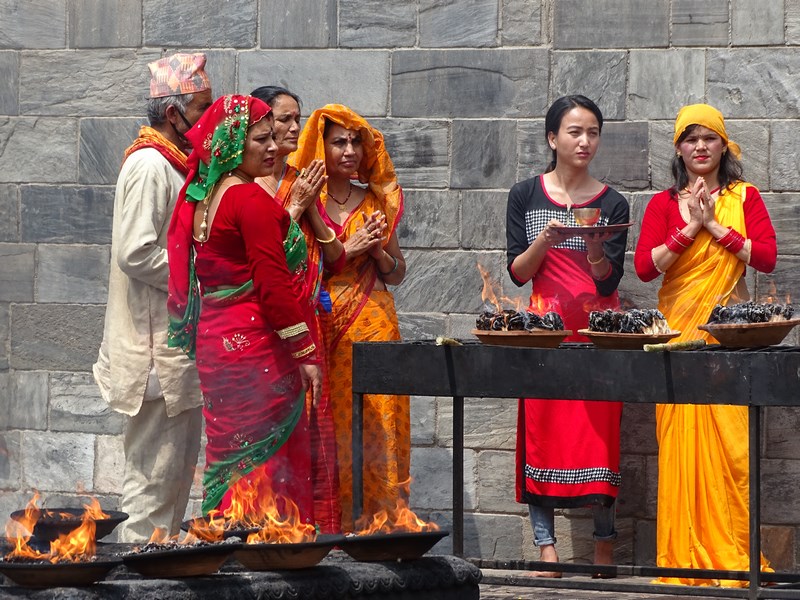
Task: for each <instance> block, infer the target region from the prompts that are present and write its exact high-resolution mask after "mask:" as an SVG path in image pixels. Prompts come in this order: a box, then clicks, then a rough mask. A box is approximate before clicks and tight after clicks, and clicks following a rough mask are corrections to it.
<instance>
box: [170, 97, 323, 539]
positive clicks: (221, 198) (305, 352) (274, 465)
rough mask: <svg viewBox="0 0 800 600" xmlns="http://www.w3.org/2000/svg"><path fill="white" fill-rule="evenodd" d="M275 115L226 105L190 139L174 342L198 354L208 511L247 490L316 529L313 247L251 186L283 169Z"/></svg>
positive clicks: (179, 221) (241, 104) (173, 283)
mask: <svg viewBox="0 0 800 600" xmlns="http://www.w3.org/2000/svg"><path fill="white" fill-rule="evenodd" d="M269 113H270V108H269V106H267V105H266V104H264V103H263V102H262V101H261V100H258V99H255V98H252V97H250V96H236V95H233V96H223V97H222V98H219V99H218V100H217V101H216V102H215V103H214V104H213V105H212V106H211V108H209V109H208V111H206V113H205V114H204V116H203V117H202V118H201V119H200V121H198V123H197V125H195V126H194V127H193V128H192V129H191V130H190V131H189V132H188V133H187V134H186V135H187V137H188V138H189V139H190V140H191V141H192V145H193V147H194V151H193V152H192V154H191V156H190V157H189V167H190V169H191V171H190V174H189V177H188V179H187V184H186V186H185V187H184V189H183V191H182V192H181V195H180V197H179V199H178V205H177V206H176V209H175V212H174V213H173V216H172V221H171V223H170V229H169V234H168V240H169V263H170V284H169V301H168V309H169V314H170V328H169V338H170V345H172V346H178V347H182V348H184V349H185V350H186V351H187V353H189V354H190V355H193V354H194V352H195V348H196V358H197V368H198V372H199V375H200V386H201V389H202V392H203V397H204V408H203V416H204V417H205V427H206V436H207V438H208V444H207V446H206V469H205V474H204V478H203V487H204V499H203V512H204V513H208V512H209V511H210V510H213V509H220V510H224V509H225V508H226V507H227V506H228V505H229V503H230V499H231V496H232V494H233V492H234V488H235V487H237V486H247V487H250V488H252V487H256V488H257V489H258V492H259V496H267V495H273V496H275V497H277V498H285V499H288V500H291V501H292V502H294V503H295V504H296V505H297V508H298V509H299V514H300V517H301V519H302V521H303V522H305V523H309V524H313V523H314V510H313V495H312V483H311V478H310V475H311V456H310V441H309V433H308V425H307V418H306V411H305V387H306V386H310V387H311V388H312V389H313V390H314V392H313V394H314V398H315V399H316V398H318V397H319V394H320V392H321V375H320V369H319V366H318V362H319V358H318V357H317V355H316V353H315V348H316V347H315V344H314V342H313V340H312V338H311V336H310V334H309V327H308V324H307V323H306V321H305V320H304V314H303V311H302V310H301V308H300V290H299V289H298V286H297V278H296V275H297V273H300V272H303V271H304V270H305V269H306V261H305V260H306V251H305V238H304V237H303V234H302V232H301V231H300V229H299V227H298V226H297V224H296V223H295V222H294V221H292V220H291V218H290V217H289V215H288V214H287V213H286V211H284V210H283V209H282V208H281V207H280V206H278V204H277V203H276V202H275V201H274V200H273V199H272V197H271V196H269V195H268V194H267V193H266V192H265V191H264V190H263V189H262V188H261V187H260V186H259V185H258V184H256V183H255V182H254V180H255V178H256V177H259V176H263V175H266V174H267V173H269V172H271V170H272V167H273V165H274V162H275V151H276V146H275V143H274V141H273V134H272V119H271V117H270V114H269ZM279 506H280V505H279ZM283 506H284V507H285V508H286V509H287V510H288V506H286V503H283Z"/></svg>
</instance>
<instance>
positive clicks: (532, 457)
mask: <svg viewBox="0 0 800 600" xmlns="http://www.w3.org/2000/svg"><path fill="white" fill-rule="evenodd" d="M581 206H585V207H598V208H600V209H601V217H600V222H601V224H603V225H606V224H616V223H627V222H628V219H629V211H628V205H627V202H626V201H625V199H624V198H623V197H622V196H621V195H620V194H619V193H617V192H616V191H614V190H612V189H610V188H605V189H604V190H603V191H602V192H601V193H600V194H598V195H597V196H596V197H595V198H592V199H591V200H590V201H588V202H586V203H584V204H582V205H581ZM550 219H558V220H559V221H561V222H562V223H564V224H567V225H571V226H575V225H576V223H575V221H574V218H573V217H572V215H571V213H568V212H567V210H566V209H565V208H564V207H563V206H562V205H560V204H558V203H556V202H554V201H553V199H552V198H550V196H549V195H548V194H547V191H546V190H545V188H544V185H543V182H542V181H541V178H540V177H535V178H533V179H529V180H526V181H523V182H520V183H518V184H517V185H515V186H514V187H513V188H512V189H511V191H510V192H509V200H508V215H507V223H506V229H507V237H508V252H507V253H508V265H509V273H510V275H511V277H512V280H513V281H515V282H516V283H517V284H518V285H522V284H523V283H524V282H523V281H520V280H519V278H518V277H517V276H516V275H515V274H514V272H513V269H512V268H511V265H512V263H513V261H514V259H515V258H516V257H517V256H518V255H520V254H521V253H522V252H524V251H525V250H526V249H527V248H528V246H530V244H531V243H532V242H533V240H534V239H535V238H536V237H537V236H538V235H539V233H540V232H541V231H542V229H543V228H544V227H545V226H546V225H547V223H548V222H549V220H550ZM626 237H627V236H626V234H625V233H622V234H619V235H617V236H615V237H614V238H612V239H611V240H609V241H608V242H605V244H604V250H605V253H606V256H607V257H608V260H609V262H610V265H611V268H610V270H609V273H608V274H607V275H606V277H605V278H603V279H601V280H595V279H594V278H593V277H592V273H591V266H590V265H589V262H588V261H587V260H586V258H587V251H586V245H585V244H584V243H583V240H582V239H580V238H571V239H568V240H566V241H565V242H564V243H563V244H561V245H559V246H558V247H556V248H552V249H550V250H548V252H547V254H546V255H545V258H544V260H543V261H542V264H541V266H540V268H539V270H538V272H537V273H536V275H535V277H534V279H533V288H532V295H531V309H532V310H533V311H534V312H536V313H537V314H543V313H544V312H547V311H549V310H554V311H556V312H558V313H559V314H560V315H561V317H562V319H563V320H564V326H565V328H566V329H571V330H572V331H573V332H574V331H577V330H578V329H584V328H586V327H587V326H588V320H589V317H588V315H589V312H590V311H592V310H605V309H606V308H613V309H616V308H618V307H619V298H618V296H617V292H616V288H617V285H618V283H619V279H620V278H621V277H622V262H623V260H624V255H625V241H626ZM567 341H588V340H587V339H586V338H585V337H582V336H579V335H572V336H570V337H569V338H567ZM575 374H576V376H578V377H580V376H583V377H586V376H588V374H589V371H588V369H587V368H586V365H580V364H577V365H575ZM532 376H541V375H540V374H538V373H537V374H534V375H532ZM621 415H622V404H621V403H619V402H598V401H592V402H589V401H582V400H537V399H529V398H528V399H523V400H520V402H519V412H518V418H517V469H516V497H517V501H518V502H525V503H528V504H534V505H538V506H546V507H575V506H584V505H587V504H603V505H606V506H610V505H611V504H612V503H613V502H614V499H615V498H616V496H617V490H618V488H619V484H620V473H619V430H620V418H621Z"/></svg>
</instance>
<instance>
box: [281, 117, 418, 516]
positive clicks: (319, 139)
mask: <svg viewBox="0 0 800 600" xmlns="http://www.w3.org/2000/svg"><path fill="white" fill-rule="evenodd" d="M326 120H330V121H332V122H334V123H338V124H339V125H342V126H343V127H345V128H347V129H352V130H358V132H359V133H360V135H361V142H362V147H363V149H364V157H363V159H362V161H361V164H360V165H359V167H358V179H359V181H360V182H361V183H362V184H366V185H367V186H368V187H367V194H366V197H365V198H364V201H363V202H362V203H361V204H360V205H359V206H358V207H357V208H356V209H355V210H353V212H352V213H351V214H350V216H349V217H348V218H347V220H346V221H345V222H344V223H343V224H342V225H341V227H340V226H338V225H336V224H335V223H333V222H332V221H330V220H328V225H329V226H330V227H331V228H332V229H333V230H334V231H335V232H336V234H337V236H338V237H339V239H340V240H341V241H342V242H345V241H347V239H348V238H349V237H350V236H351V235H352V234H353V233H354V232H355V231H356V230H357V229H358V228H359V227H361V226H362V225H363V217H362V213H363V214H367V215H368V214H370V213H372V212H373V211H375V210H380V211H381V212H383V214H384V215H386V223H387V230H386V239H387V240H388V239H389V238H390V237H391V236H392V235H394V234H395V231H396V229H397V224H398V223H399V222H400V218H401V217H402V214H403V191H402V190H401V189H400V186H399V185H398V184H397V176H396V174H395V171H394V165H393V164H392V161H391V158H390V157H389V154H388V152H386V147H385V145H384V140H383V135H382V134H381V132H380V131H378V130H377V129H375V128H374V127H372V126H371V125H370V124H369V123H368V122H367V121H366V120H365V119H364V118H363V117H361V116H359V115H358V114H356V113H355V112H353V111H352V110H350V109H349V108H348V107H346V106H343V105H341V104H328V105H326V106H324V107H322V108H320V109H318V110H316V111H314V112H313V113H312V114H311V115H310V116H309V118H308V120H307V121H306V125H305V127H304V128H303V132H302V133H301V135H300V140H299V142H298V146H299V150H298V151H297V152H295V153H294V154H292V155H291V156H290V157H289V162H290V163H291V164H294V165H298V166H307V165H308V164H309V163H310V162H311V161H312V160H313V159H315V158H317V159H322V160H324V159H325V141H324V131H325V121H326ZM326 199H327V198H326V197H325V196H324V195H323V202H325V201H326ZM377 278H378V271H377V267H376V264H375V261H374V260H372V259H371V258H370V257H369V255H368V254H362V255H360V256H357V257H355V258H349V257H348V259H347V262H346V263H345V267H344V269H342V271H341V272H340V273H338V274H331V273H328V272H326V273H325V276H324V280H323V281H324V286H325V289H326V290H327V291H328V292H329V293H330V295H331V300H332V302H333V311H332V312H331V313H330V314H327V313H326V314H323V315H322V325H323V333H324V337H325V352H326V355H327V364H328V374H329V378H330V396H331V404H332V406H333V417H334V423H335V426H336V453H337V458H338V464H339V495H340V498H341V504H342V529H343V530H344V531H352V530H353V519H352V515H353V495H352V491H353V478H352V474H353V460H352V435H351V432H352V406H353V391H352V387H353V385H352V373H353V360H352V351H353V342H370V341H392V340H399V339H400V330H399V327H398V324H397V314H396V312H395V308H394V298H393V296H392V294H391V292H389V291H388V290H375V289H374V288H375V283H376V281H377ZM410 423H411V417H410V409H409V399H408V396H385V395H380V396H373V395H370V396H365V397H364V511H363V514H365V515H367V516H370V515H372V514H374V513H375V512H376V511H378V510H380V509H382V508H394V506H395V503H396V501H397V499H398V498H400V497H404V496H406V495H407V490H408V487H407V486H408V484H409V478H410V475H409V471H410V463H411V424H410Z"/></svg>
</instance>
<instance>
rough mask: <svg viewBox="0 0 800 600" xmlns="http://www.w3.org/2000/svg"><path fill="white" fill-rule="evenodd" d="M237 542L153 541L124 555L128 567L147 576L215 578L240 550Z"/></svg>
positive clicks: (123, 558)
mask: <svg viewBox="0 0 800 600" xmlns="http://www.w3.org/2000/svg"><path fill="white" fill-rule="evenodd" d="M240 546H241V544H240V543H239V542H236V541H234V540H226V541H224V542H220V543H214V542H195V543H193V544H178V543H159V542H150V543H148V544H146V545H144V546H142V547H140V548H136V549H134V551H133V552H128V553H126V554H123V555H122V560H123V562H124V563H125V566H126V567H128V568H129V569H131V570H133V571H136V572H137V573H139V574H141V575H144V576H145V577H167V578H173V577H200V576H203V575H211V574H212V573H216V572H217V571H219V568H220V567H221V566H222V565H223V564H224V563H225V561H226V560H228V558H229V557H230V556H231V555H232V554H233V553H234V551H235V550H236V549H237V548H239V547H240Z"/></svg>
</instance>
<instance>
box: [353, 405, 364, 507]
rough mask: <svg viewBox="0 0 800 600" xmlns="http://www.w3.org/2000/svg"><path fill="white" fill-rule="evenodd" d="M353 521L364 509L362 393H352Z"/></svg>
mask: <svg viewBox="0 0 800 600" xmlns="http://www.w3.org/2000/svg"><path fill="white" fill-rule="evenodd" d="M352 429H353V523H355V522H356V521H357V520H358V518H359V517H360V516H361V513H362V512H363V510H364V394H358V393H353V423H352Z"/></svg>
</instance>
